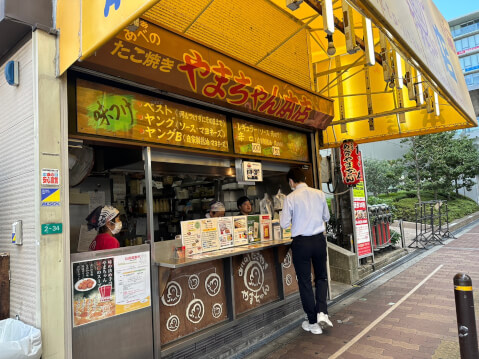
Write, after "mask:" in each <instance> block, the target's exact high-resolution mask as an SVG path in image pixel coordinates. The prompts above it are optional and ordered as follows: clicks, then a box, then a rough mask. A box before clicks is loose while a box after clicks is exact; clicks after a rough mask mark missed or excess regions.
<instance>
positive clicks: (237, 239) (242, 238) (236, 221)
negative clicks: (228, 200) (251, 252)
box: [233, 216, 248, 246]
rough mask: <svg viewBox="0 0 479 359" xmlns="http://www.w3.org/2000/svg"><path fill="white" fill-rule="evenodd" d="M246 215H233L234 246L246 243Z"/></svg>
mask: <svg viewBox="0 0 479 359" xmlns="http://www.w3.org/2000/svg"><path fill="white" fill-rule="evenodd" d="M247 218H248V217H247V216H235V217H233V227H234V228H233V236H234V238H233V243H234V245H235V246H242V245H245V244H248V220H247Z"/></svg>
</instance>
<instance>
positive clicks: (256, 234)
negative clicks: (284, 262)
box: [247, 215, 261, 243]
mask: <svg viewBox="0 0 479 359" xmlns="http://www.w3.org/2000/svg"><path fill="white" fill-rule="evenodd" d="M247 225H248V242H249V243H254V242H259V241H261V233H260V230H259V225H260V223H259V216H257V215H250V216H248V222H247Z"/></svg>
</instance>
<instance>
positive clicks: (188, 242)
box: [181, 220, 203, 256]
mask: <svg viewBox="0 0 479 359" xmlns="http://www.w3.org/2000/svg"><path fill="white" fill-rule="evenodd" d="M201 237H202V231H201V220H193V221H183V222H181V244H182V245H183V247H185V254H186V255H187V256H189V255H193V254H196V253H201V252H202V249H203V248H202V246H203V245H202V238H201Z"/></svg>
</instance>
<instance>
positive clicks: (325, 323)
mask: <svg viewBox="0 0 479 359" xmlns="http://www.w3.org/2000/svg"><path fill="white" fill-rule="evenodd" d="M318 324H319V325H320V326H321V327H322V328H326V327H331V328H332V327H333V323H331V321H330V320H329V317H328V315H327V314H324V313H323V312H321V313H318Z"/></svg>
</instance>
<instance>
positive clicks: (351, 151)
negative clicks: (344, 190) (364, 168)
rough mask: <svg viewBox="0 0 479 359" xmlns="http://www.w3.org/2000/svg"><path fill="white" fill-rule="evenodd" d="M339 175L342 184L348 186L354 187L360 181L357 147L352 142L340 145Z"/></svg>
mask: <svg viewBox="0 0 479 359" xmlns="http://www.w3.org/2000/svg"><path fill="white" fill-rule="evenodd" d="M341 175H342V177H343V183H344V184H347V185H348V186H354V185H355V184H357V183H359V181H360V180H361V177H362V174H361V163H360V157H359V151H358V145H357V144H356V143H354V142H353V141H344V142H343V143H342V145H341Z"/></svg>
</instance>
